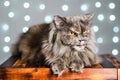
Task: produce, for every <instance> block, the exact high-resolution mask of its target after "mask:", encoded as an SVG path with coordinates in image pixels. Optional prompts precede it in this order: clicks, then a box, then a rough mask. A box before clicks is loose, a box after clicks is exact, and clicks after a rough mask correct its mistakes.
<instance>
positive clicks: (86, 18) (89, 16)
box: [81, 13, 94, 22]
mask: <svg viewBox="0 0 120 80" xmlns="http://www.w3.org/2000/svg"><path fill="white" fill-rule="evenodd" d="M93 16H94V14H93V13H88V14H85V15H83V16H82V17H81V20H82V21H84V22H90V21H91V20H92V18H93Z"/></svg>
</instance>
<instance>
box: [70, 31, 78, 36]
mask: <svg viewBox="0 0 120 80" xmlns="http://www.w3.org/2000/svg"><path fill="white" fill-rule="evenodd" d="M69 35H71V36H77V35H78V34H77V33H75V32H73V31H70V33H69Z"/></svg>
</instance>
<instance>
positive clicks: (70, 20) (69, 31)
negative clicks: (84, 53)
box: [54, 14, 93, 51]
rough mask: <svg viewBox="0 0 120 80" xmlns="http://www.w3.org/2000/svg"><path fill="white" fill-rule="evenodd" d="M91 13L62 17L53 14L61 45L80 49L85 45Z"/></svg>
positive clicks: (88, 33) (88, 34)
mask: <svg viewBox="0 0 120 80" xmlns="http://www.w3.org/2000/svg"><path fill="white" fill-rule="evenodd" d="M92 17H93V15H92V14H86V15H82V16H74V17H67V18H63V17H60V16H55V18H54V23H55V26H56V29H57V30H58V34H59V37H60V39H59V40H60V41H61V42H62V44H63V45H66V46H70V47H71V48H74V49H75V50H77V51H81V50H83V49H84V48H85V46H86V45H87V42H88V40H89V36H90V20H91V18H92Z"/></svg>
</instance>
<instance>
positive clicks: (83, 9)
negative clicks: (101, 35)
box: [80, 4, 88, 11]
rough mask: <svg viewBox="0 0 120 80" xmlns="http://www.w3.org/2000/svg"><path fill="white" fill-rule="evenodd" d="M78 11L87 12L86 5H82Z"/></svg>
mask: <svg viewBox="0 0 120 80" xmlns="http://www.w3.org/2000/svg"><path fill="white" fill-rule="evenodd" d="M80 9H81V10H82V11H87V10H88V5H86V4H83V5H82V6H81V7H80Z"/></svg>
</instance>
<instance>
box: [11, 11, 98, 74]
mask: <svg viewBox="0 0 120 80" xmlns="http://www.w3.org/2000/svg"><path fill="white" fill-rule="evenodd" d="M92 18H93V14H91V13H88V14H84V15H79V16H72V17H61V16H58V15H56V16H54V18H53V21H52V22H51V23H44V24H38V25H34V26H32V27H30V28H29V30H28V31H27V32H26V33H23V34H22V35H21V36H20V38H19V40H18V41H17V42H16V44H15V45H14V47H13V51H12V53H13V55H14V56H16V57H18V60H17V61H16V63H15V64H14V65H13V67H50V68H51V70H52V72H53V74H57V75H61V74H62V72H63V71H64V70H65V69H69V70H70V71H73V72H82V69H83V68H84V67H86V66H91V65H93V64H97V63H98V62H99V58H98V55H97V54H96V40H95V34H94V31H93V30H92V23H91V20H92Z"/></svg>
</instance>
